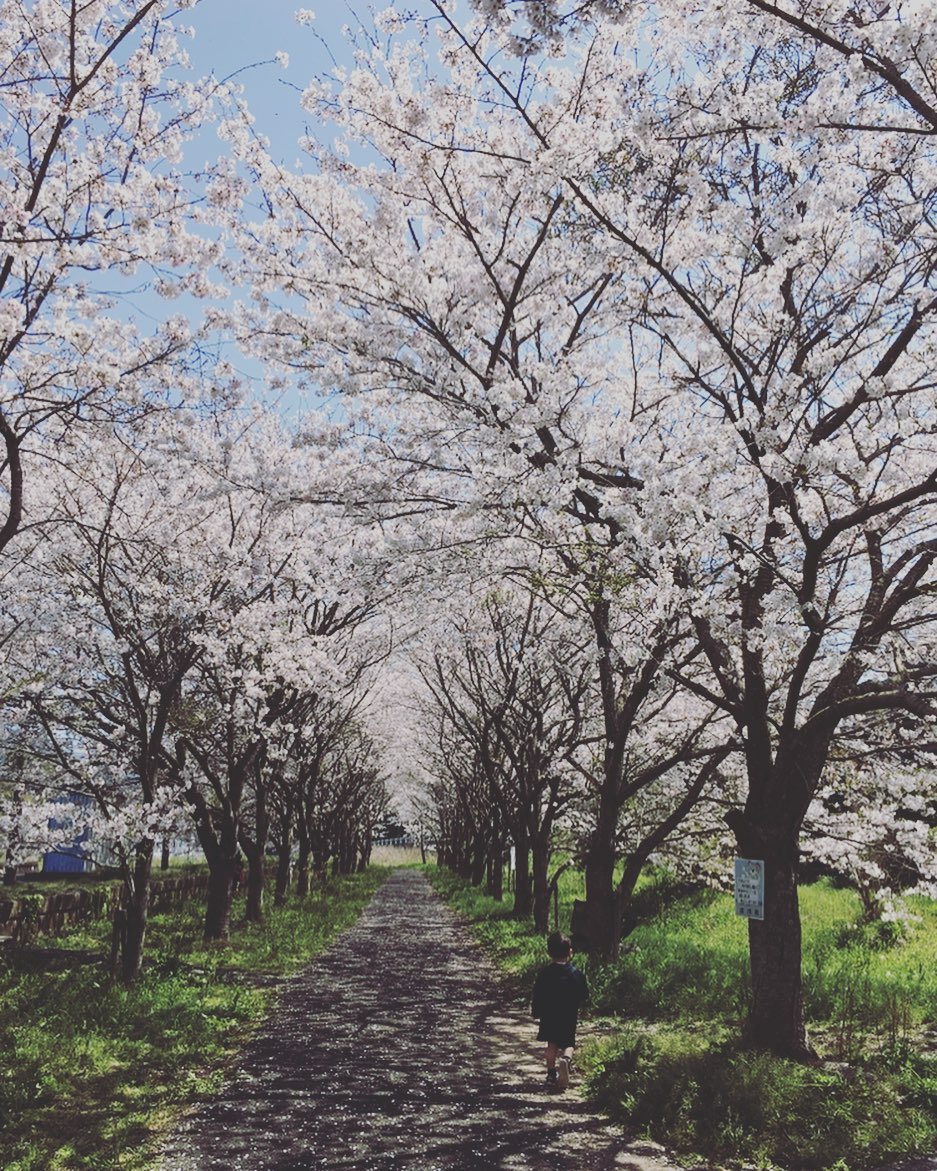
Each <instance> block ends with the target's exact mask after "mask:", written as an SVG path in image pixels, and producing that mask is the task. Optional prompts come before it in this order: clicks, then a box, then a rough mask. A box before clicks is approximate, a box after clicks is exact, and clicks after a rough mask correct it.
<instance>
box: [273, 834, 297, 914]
mask: <svg viewBox="0 0 937 1171" xmlns="http://www.w3.org/2000/svg"><path fill="white" fill-rule="evenodd" d="M292 853H293V835H292V834H291V833H289V832H285V833H284V834H283V837H282V839H281V841H280V842H279V844H278V846H277V879H276V887H275V889H274V894H273V905H274V906H275V907H282V906H283V905H284V904H285V903H286V898H287V894H288V893H289V889H290V868H291V864H292V860H293V859H292Z"/></svg>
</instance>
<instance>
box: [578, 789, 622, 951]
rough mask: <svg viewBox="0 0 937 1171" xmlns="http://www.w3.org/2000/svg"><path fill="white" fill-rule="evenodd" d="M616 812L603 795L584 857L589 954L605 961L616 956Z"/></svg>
mask: <svg viewBox="0 0 937 1171" xmlns="http://www.w3.org/2000/svg"><path fill="white" fill-rule="evenodd" d="M617 821H618V808H617V805H615V804H614V802H612V801H611V799H610V798H606V795H605V794H603V802H602V808H600V810H599V815H598V817H597V818H596V825H595V829H594V830H593V832H592V837H591V840H590V842H589V850H588V853H587V855H586V929H585V932H584V935H585V937H586V939H587V940H588V943H589V948H590V950H591V951H592V952H593V953H594V954H595V955H598V956H601V957H603V958H604V959H612V958H614V957H615V956H616V955H617V954H618V944H619V940H620V931H621V929H620V923H619V917H620V916H619V907H618V900H617V899H616V897H615V830H616V828H617Z"/></svg>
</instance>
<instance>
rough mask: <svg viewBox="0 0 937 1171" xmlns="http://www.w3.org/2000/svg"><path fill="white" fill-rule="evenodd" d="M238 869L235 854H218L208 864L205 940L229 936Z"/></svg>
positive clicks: (221, 938) (222, 938)
mask: <svg viewBox="0 0 937 1171" xmlns="http://www.w3.org/2000/svg"><path fill="white" fill-rule="evenodd" d="M239 870H240V867H239V865H238V861H237V855H236V854H235V853H233V852H232V853H230V854H227V853H226V854H221V853H219V854H218V856H217V857H216V858H215V859H209V862H208V902H207V905H206V907H205V932H204V937H205V939H206V940H212V939H217V940H225V939H227V938H228V936H229V935H230V934H231V904H232V903H233V901H234V891H235V888H236V887H237V880H238V873H239Z"/></svg>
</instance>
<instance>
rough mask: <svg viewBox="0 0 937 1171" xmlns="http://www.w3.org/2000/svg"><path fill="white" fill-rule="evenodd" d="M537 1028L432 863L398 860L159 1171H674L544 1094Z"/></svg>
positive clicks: (577, 1104) (289, 988)
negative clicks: (398, 866) (441, 894)
mask: <svg viewBox="0 0 937 1171" xmlns="http://www.w3.org/2000/svg"><path fill="white" fill-rule="evenodd" d="M534 1035H535V1030H534V1027H533V1026H532V1023H531V1021H530V1020H529V1018H528V1017H527V1016H526V1015H525V1014H524V1013H523V1011H522V1009H520V1008H517V1007H515V1006H513V1005H511V1004H509V1003H508V1002H507V1001H506V998H505V997H504V995H503V993H502V990H501V985H500V981H499V977H498V975H497V973H496V971H495V969H494V967H493V966H492V964H491V963H490V962H489V961H488V960H487V959H486V957H485V956H484V955H483V954H482V952H481V951H480V950H479V948H478V946H477V945H476V944H475V942H474V941H473V940H472V938H471V937H470V935H469V932H468V930H467V929H466V928H465V927H464V926H462V925H461V924H460V923H458V922H457V920H456V919H455V917H454V915H453V914H452V912H451V911H450V910H449V909H448V907H446V906H445V905H444V904H443V903H442V901H441V900H440V899H439V898H438V897H437V896H436V895H435V894H434V893H433V891H432V889H431V887H430V886H429V884H428V883H427V881H426V879H425V878H424V877H423V876H422V874H420V873H419V872H418V871H413V870H398V871H395V872H394V873H393V874H392V875H391V877H390V878H389V879H388V881H387V882H386V883H385V884H384V885H383V886H382V887H381V889H380V890H379V891H378V892H377V894H376V895H375V897H374V899H373V901H372V902H371V904H370V905H369V907H368V908H367V909H366V911H365V912H364V914H363V915H362V917H361V918H360V919H359V921H358V922H357V924H356V925H355V926H354V927H352V928H351V929H349V930H348V931H346V932H345V933H344V934H343V935H342V936H341V937H340V938H339V940H338V941H337V942H336V943H335V944H334V945H333V946H332V948H331V949H330V950H329V951H328V952H326V953H325V954H323V955H322V956H320V957H319V958H318V959H316V960H315V961H314V962H313V963H312V964H311V965H310V966H309V967H308V968H307V969H306V970H305V971H304V972H303V973H302V974H301V975H299V976H297V977H294V978H293V979H292V980H290V981H288V983H287V985H286V987H285V990H284V993H283V995H282V996H281V998H280V1000H279V1002H278V1007H277V1009H276V1012H275V1014H274V1016H273V1017H272V1019H271V1020H270V1021H269V1022H268V1024H267V1026H266V1031H265V1032H264V1033H263V1035H261V1036H259V1037H258V1038H257V1039H256V1040H255V1041H254V1042H253V1043H252V1044H251V1046H250V1047H249V1048H248V1049H247V1050H246V1052H245V1053H244V1055H243V1057H242V1061H241V1065H240V1067H239V1069H238V1070H237V1071H236V1072H235V1073H234V1075H233V1078H232V1081H231V1082H230V1084H229V1085H228V1087H227V1088H226V1089H225V1090H224V1091H223V1092H222V1093H221V1094H220V1095H219V1096H218V1097H217V1098H216V1099H214V1100H213V1101H211V1102H210V1103H208V1104H207V1105H206V1106H205V1107H204V1108H203V1109H202V1110H201V1111H200V1112H199V1113H197V1114H195V1115H193V1116H191V1117H190V1118H189V1119H187V1120H186V1122H185V1123H184V1124H183V1126H182V1127H181V1128H180V1129H179V1130H178V1131H177V1132H176V1134H175V1135H174V1136H173V1138H172V1140H171V1141H170V1143H169V1144H168V1145H167V1146H166V1147H165V1148H164V1158H163V1162H162V1164H161V1171H206V1169H209V1168H212V1169H220V1168H224V1169H225V1171H261V1169H262V1171H307V1169H309V1171H312V1169H320V1168H321V1169H328V1171H339V1169H343V1171H502V1169H503V1171H514V1169H517V1171H521V1169H524V1171H554V1169H555V1168H556V1167H558V1166H567V1167H577V1168H582V1169H588V1171H613V1169H614V1171H666V1169H667V1168H668V1167H669V1166H670V1165H669V1164H667V1163H666V1162H665V1161H664V1160H663V1158H662V1157H661V1156H660V1154H659V1152H657V1151H656V1150H655V1149H651V1148H649V1147H646V1146H642V1145H641V1144H628V1143H627V1142H626V1140H625V1139H624V1138H623V1136H622V1135H621V1134H619V1133H617V1132H616V1131H614V1130H613V1129H612V1128H610V1127H608V1126H607V1125H606V1124H605V1123H604V1121H603V1120H602V1119H600V1118H599V1117H597V1116H596V1115H594V1114H592V1113H590V1111H589V1110H588V1109H587V1108H586V1106H585V1104H584V1103H583V1102H582V1101H581V1099H580V1098H579V1097H578V1096H577V1094H576V1093H575V1091H570V1092H569V1093H568V1094H566V1095H564V1096H562V1097H560V1096H554V1095H548V1094H546V1093H545V1092H544V1091H543V1089H542V1088H541V1080H542V1078H543V1068H542V1065H541V1062H540V1052H539V1050H540V1046H539V1045H538V1044H537V1042H536V1041H535V1040H534Z"/></svg>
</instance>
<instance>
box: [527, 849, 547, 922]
mask: <svg viewBox="0 0 937 1171" xmlns="http://www.w3.org/2000/svg"><path fill="white" fill-rule="evenodd" d="M531 853H532V855H533V886H534V889H533V912H534V926H535V927H536V928H537V930H538V931H549V930H550V878H549V869H550V837H549V833H547V834H546V835H543V834H535V835H534V836H533V838H532V840H531Z"/></svg>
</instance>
